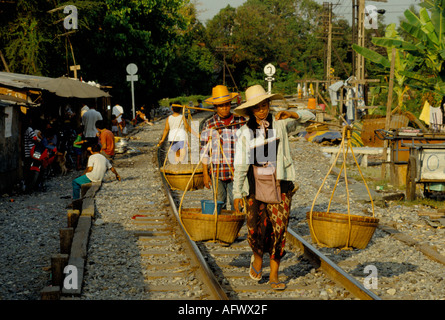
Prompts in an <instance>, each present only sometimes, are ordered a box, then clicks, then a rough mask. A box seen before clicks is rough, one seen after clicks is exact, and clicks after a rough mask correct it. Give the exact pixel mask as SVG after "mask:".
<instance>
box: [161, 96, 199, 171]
mask: <svg viewBox="0 0 445 320" xmlns="http://www.w3.org/2000/svg"><path fill="white" fill-rule="evenodd" d="M182 108H183V106H181V104H180V102H175V103H173V104H172V111H173V114H172V115H170V116H169V117H168V118H167V121H166V122H165V127H164V133H163V135H162V138H161V140H160V141H159V143H158V145H157V146H158V147H159V146H160V145H161V144H162V143H163V142H164V140H165V138H166V137H167V134H168V141H169V142H170V145H171V150H172V151H173V152H175V163H178V162H182V161H183V160H184V157H185V154H186V147H187V132H186V131H185V129H187V131H189V132H191V133H193V134H194V135H195V136H198V135H197V134H196V133H195V132H192V128H191V127H190V126H189V124H188V123H187V120H186V119H185V117H184V115H183V114H181V111H182Z"/></svg>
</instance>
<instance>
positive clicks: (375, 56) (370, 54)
mask: <svg viewBox="0 0 445 320" xmlns="http://www.w3.org/2000/svg"><path fill="white" fill-rule="evenodd" d="M352 49H354V50H355V52H357V53H358V54H361V55H362V56H364V57H365V58H366V59H368V60H370V61H372V62H374V63H376V64H378V65H380V66H382V67H384V68H391V63H390V62H389V60H388V59H387V58H385V57H384V56H382V55H381V54H379V53H377V52H375V51H372V50H369V49H367V48H363V47H360V46H358V45H356V44H353V45H352Z"/></svg>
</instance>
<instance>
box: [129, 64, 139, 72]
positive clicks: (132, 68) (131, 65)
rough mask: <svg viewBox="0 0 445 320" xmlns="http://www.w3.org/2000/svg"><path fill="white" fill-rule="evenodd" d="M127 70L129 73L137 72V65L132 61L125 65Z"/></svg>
mask: <svg viewBox="0 0 445 320" xmlns="http://www.w3.org/2000/svg"><path fill="white" fill-rule="evenodd" d="M127 72H128V74H131V75H133V74H136V73H137V72H138V67H137V66H136V65H135V64H134V63H130V64H129V65H128V66H127Z"/></svg>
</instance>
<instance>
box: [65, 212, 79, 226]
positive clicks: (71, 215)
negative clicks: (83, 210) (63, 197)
mask: <svg viewBox="0 0 445 320" xmlns="http://www.w3.org/2000/svg"><path fill="white" fill-rule="evenodd" d="M67 214H68V228H74V229H75V228H76V226H77V220H79V216H80V211H79V210H68V211H67Z"/></svg>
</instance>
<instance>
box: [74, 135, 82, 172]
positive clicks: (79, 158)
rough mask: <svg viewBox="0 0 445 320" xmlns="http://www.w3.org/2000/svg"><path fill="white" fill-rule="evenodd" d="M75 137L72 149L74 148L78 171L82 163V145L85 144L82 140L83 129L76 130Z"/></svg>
mask: <svg viewBox="0 0 445 320" xmlns="http://www.w3.org/2000/svg"><path fill="white" fill-rule="evenodd" d="M76 132H77V137H76V140H74V142H73V147H74V152H75V153H76V157H77V160H76V170H80V169H81V167H80V166H81V163H82V152H83V151H82V144H83V143H84V142H85V140H83V139H82V132H83V129H82V128H78V129H77V131H76Z"/></svg>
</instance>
